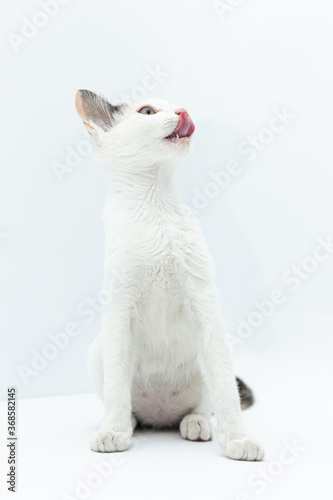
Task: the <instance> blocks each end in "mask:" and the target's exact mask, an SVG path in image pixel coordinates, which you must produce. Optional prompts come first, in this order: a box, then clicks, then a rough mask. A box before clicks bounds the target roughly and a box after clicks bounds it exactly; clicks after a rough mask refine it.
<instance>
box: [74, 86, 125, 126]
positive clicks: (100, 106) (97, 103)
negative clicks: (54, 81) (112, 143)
mask: <svg viewBox="0 0 333 500" xmlns="http://www.w3.org/2000/svg"><path fill="white" fill-rule="evenodd" d="M75 106H76V111H77V112H78V114H79V116H80V118H81V119H82V121H83V124H84V126H85V127H86V128H87V130H88V132H90V133H91V134H94V133H98V132H99V131H103V132H108V131H109V130H110V128H111V127H112V125H113V123H114V115H115V113H117V112H118V111H119V108H120V106H112V104H110V103H109V102H108V101H107V100H105V99H103V97H100V96H98V95H97V94H94V93H93V92H90V90H78V91H77V93H76V97H75Z"/></svg>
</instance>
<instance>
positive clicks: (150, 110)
mask: <svg viewBox="0 0 333 500" xmlns="http://www.w3.org/2000/svg"><path fill="white" fill-rule="evenodd" d="M138 113H141V114H142V115H154V114H155V113H156V111H155V110H154V109H153V108H151V107H150V106H144V107H143V108H141V109H139V111H138Z"/></svg>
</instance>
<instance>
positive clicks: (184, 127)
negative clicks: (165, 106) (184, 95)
mask: <svg viewBox="0 0 333 500" xmlns="http://www.w3.org/2000/svg"><path fill="white" fill-rule="evenodd" d="M194 130H195V125H194V123H193V122H192V120H191V117H190V115H189V114H188V113H187V112H186V111H182V112H181V113H180V115H179V123H178V125H177V127H176V128H175V130H174V131H173V132H172V135H173V136H174V135H176V134H178V135H179V137H190V135H192V134H193V132H194Z"/></svg>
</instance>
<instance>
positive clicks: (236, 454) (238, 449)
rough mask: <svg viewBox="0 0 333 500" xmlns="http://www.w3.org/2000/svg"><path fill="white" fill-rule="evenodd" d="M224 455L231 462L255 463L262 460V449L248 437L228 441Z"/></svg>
mask: <svg viewBox="0 0 333 500" xmlns="http://www.w3.org/2000/svg"><path fill="white" fill-rule="evenodd" d="M225 453H226V455H227V457H229V458H232V459H233V460H248V461H255V460H262V459H263V458H264V450H263V448H262V447H261V446H260V445H259V444H258V443H256V442H255V441H254V440H253V439H250V438H248V437H244V438H241V439H232V440H230V441H229V442H228V443H227V445H226V447H225Z"/></svg>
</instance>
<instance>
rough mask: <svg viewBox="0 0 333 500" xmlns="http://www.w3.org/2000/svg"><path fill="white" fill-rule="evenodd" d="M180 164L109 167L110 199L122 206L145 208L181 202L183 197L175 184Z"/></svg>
mask: <svg viewBox="0 0 333 500" xmlns="http://www.w3.org/2000/svg"><path fill="white" fill-rule="evenodd" d="M176 167H177V165H175V164H172V163H169V164H167V163H159V164H156V165H145V166H144V167H142V166H138V167H137V169H133V168H130V169H127V168H126V165H123V166H122V168H112V169H110V170H109V200H110V201H111V202H113V203H114V204H120V205H119V206H120V207H124V208H125V207H126V208H133V209H135V210H145V209H149V208H150V207H152V206H153V207H155V208H156V207H161V208H163V207H171V206H178V205H179V204H180V203H181V200H180V198H179V196H178V194H177V191H176V189H175V185H174V171H175V168H176Z"/></svg>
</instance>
